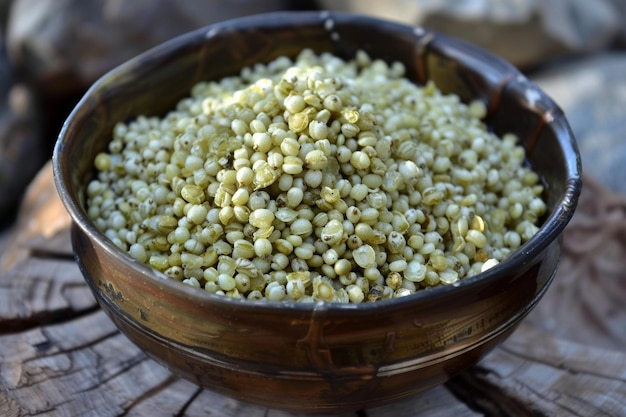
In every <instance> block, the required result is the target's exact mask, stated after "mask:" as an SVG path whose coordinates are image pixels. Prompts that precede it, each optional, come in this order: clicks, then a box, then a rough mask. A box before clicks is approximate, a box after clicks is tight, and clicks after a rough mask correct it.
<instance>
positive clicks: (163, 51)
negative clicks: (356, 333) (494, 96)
mask: <svg viewBox="0 0 626 417" xmlns="http://www.w3.org/2000/svg"><path fill="white" fill-rule="evenodd" d="M329 20H330V21H331V22H332V24H333V25H332V26H334V27H337V26H341V25H345V24H355V23H358V24H360V25H362V26H363V25H382V26H385V27H387V28H389V29H393V30H397V31H400V32H405V33H414V34H416V33H420V34H424V33H427V34H432V35H433V36H435V37H436V38H437V39H440V40H442V41H444V42H449V41H451V42H453V43H454V44H455V45H457V46H458V45H462V46H463V48H464V52H465V54H467V53H472V54H475V53H479V54H482V55H483V56H485V55H486V56H489V57H490V58H491V59H493V60H494V62H497V63H499V64H503V65H505V66H507V68H511V69H512V70H513V71H514V72H515V73H514V75H516V76H518V77H520V76H521V77H524V76H523V75H522V74H521V72H520V71H519V70H517V69H516V68H515V67H513V66H512V65H510V64H509V63H508V62H507V61H505V60H504V59H503V58H500V57H498V56H496V55H494V54H492V53H490V52H487V51H486V50H485V49H483V48H480V47H478V46H476V45H473V44H470V43H467V42H465V41H464V40H462V39H459V38H455V37H450V36H447V35H444V34H441V33H438V32H435V31H432V30H429V29H425V28H422V27H420V26H418V25H409V24H404V23H399V22H394V21H390V20H387V19H385V18H379V17H373V16H369V15H364V14H359V13H351V12H330V11H325V10H323V11H278V12H269V13H261V14H255V15H250V16H245V17H238V18H234V19H228V20H224V21H221V22H216V23H213V24H210V25H207V26H205V27H202V28H199V29H195V30H192V31H189V32H187V33H184V34H181V35H178V36H176V37H174V38H172V39H170V40H167V41H165V42H163V43H161V44H158V45H156V46H154V47H152V48H150V49H148V50H146V51H145V52H143V53H141V54H139V55H137V56H135V57H134V58H131V59H129V60H127V61H125V62H124V63H122V64H120V65H118V66H116V67H114V68H112V69H111V70H109V71H108V72H107V73H105V74H104V75H102V76H101V77H99V78H98V79H97V80H96V81H95V82H94V83H93V84H92V85H91V86H90V87H89V88H88V89H87V90H86V92H85V93H84V94H83V96H82V97H81V98H80V100H79V101H78V102H77V104H76V105H75V106H74V108H73V109H72V111H71V112H70V114H69V116H68V117H67V118H66V120H65V121H64V123H63V125H62V127H61V130H60V132H59V134H58V137H57V140H56V143H55V145H54V148H53V153H52V167H53V176H54V183H55V186H56V189H57V193H58V194H59V196H60V198H61V201H62V203H63V205H64V206H65V208H66V210H67V211H68V213H69V214H70V217H71V220H72V225H73V227H77V228H78V229H79V230H80V231H81V232H82V233H84V234H86V235H87V236H88V238H89V239H90V240H92V241H94V242H97V243H98V244H99V245H100V246H101V248H102V249H103V250H105V251H106V252H107V253H108V254H109V255H110V256H112V257H114V258H119V257H120V256H121V259H123V261H124V262H126V263H128V264H130V265H132V267H133V269H135V270H136V271H137V273H138V274H137V276H136V277H133V279H146V280H151V281H158V285H163V286H164V287H166V288H167V291H173V292H175V293H176V294H178V295H179V296H184V297H189V298H190V299H196V300H202V301H205V302H207V303H213V304H216V305H223V306H225V307H228V306H237V305H241V304H247V305H250V306H254V308H259V309H276V308H281V309H284V308H289V309H295V310H298V311H306V312H310V311H313V310H320V309H323V310H325V311H326V310H327V311H362V312H365V313H368V314H370V313H372V312H380V311H384V310H387V309H389V308H392V307H393V308H395V307H398V308H402V307H403V306H406V305H407V304H413V303H419V302H420V301H421V300H423V299H425V298H427V299H429V300H433V299H437V298H440V297H446V296H449V294H450V293H451V292H457V291H459V290H461V289H471V288H476V287H480V286H484V285H489V284H490V283H491V282H494V281H497V280H498V279H499V278H500V277H501V276H502V275H503V274H504V275H515V273H516V271H519V270H520V269H522V268H524V267H525V266H526V265H527V264H528V262H529V259H534V258H535V257H536V256H538V255H539V254H540V253H541V252H542V251H543V250H544V249H546V248H547V247H548V246H549V245H550V244H551V243H553V241H555V240H556V239H558V238H559V235H560V234H561V232H562V231H563V229H564V228H565V226H566V225H567V223H568V222H569V220H570V219H571V217H572V216H573V214H574V211H575V209H576V205H577V202H578V197H579V194H580V191H581V188H582V166H581V158H580V154H579V151H578V146H577V144H576V141H575V138H574V135H573V132H572V131H571V128H570V126H569V124H568V122H567V120H566V118H565V115H564V114H563V112H562V111H561V110H560V108H559V107H558V105H557V104H556V103H554V102H553V101H552V99H551V98H550V97H548V96H547V95H546V97H544V98H545V99H546V101H547V105H548V106H549V109H550V113H551V115H552V120H550V121H549V122H556V121H558V122H559V124H560V129H559V132H560V134H558V135H555V136H556V137H557V141H558V143H559V145H560V149H562V150H564V151H566V152H565V153H566V155H567V156H570V155H574V156H575V158H574V159H573V160H571V158H569V157H567V158H564V162H565V167H564V169H565V170H566V171H567V183H566V186H565V189H564V190H562V192H561V197H560V198H559V199H558V201H557V202H556V205H555V208H554V210H553V211H552V212H551V213H550V214H549V215H548V216H547V217H546V219H545V220H544V222H543V223H542V225H541V226H540V228H539V231H538V232H537V233H536V234H535V235H534V236H533V237H532V238H531V239H530V240H529V241H528V242H526V243H525V244H523V245H522V246H521V247H520V248H518V249H517V250H516V251H515V252H513V253H512V254H511V255H510V256H509V257H508V258H507V259H506V260H505V261H503V262H501V263H500V264H498V265H496V266H494V267H492V268H490V269H489V270H487V271H485V272H481V273H479V274H476V275H474V276H471V277H467V278H463V279H461V280H459V281H457V282H456V283H454V284H451V285H438V286H436V287H433V288H428V289H420V290H419V291H416V292H415V293H413V294H410V295H407V296H404V297H400V298H392V299H385V300H378V301H375V302H363V303H356V304H355V303H337V302H323V301H317V302H311V303H309V302H297V301H291V300H283V301H270V300H267V299H263V300H258V301H256V300H255V301H252V300H247V299H235V298H231V297H226V296H222V295H217V294H212V293H209V292H206V291H202V290H199V289H198V288H194V287H191V286H187V285H181V283H180V282H178V281H174V280H171V279H168V278H167V277H166V276H165V275H164V274H163V273H160V272H158V271H156V270H154V269H152V268H151V267H150V266H148V265H146V264H143V263H141V262H139V261H137V260H135V259H134V258H132V257H131V256H130V255H129V254H128V253H127V252H125V251H123V250H121V249H119V248H118V247H117V246H115V245H114V244H113V242H112V241H111V240H110V239H108V238H107V237H106V235H105V234H104V233H103V232H101V231H100V230H99V229H98V228H97V227H96V226H95V224H94V223H93V222H92V221H91V220H90V219H89V217H88V216H87V214H86V212H85V210H84V209H83V208H82V205H81V204H80V203H79V202H78V201H76V200H75V199H74V198H73V197H72V194H71V193H70V191H69V190H68V185H66V180H68V179H67V178H64V176H63V171H64V170H63V166H64V165H65V164H67V157H66V155H65V154H66V152H64V145H65V141H66V138H67V137H68V135H70V131H71V130H72V128H73V127H74V125H75V124H79V125H80V123H81V121H80V117H79V116H80V114H79V113H80V112H79V110H80V109H81V108H82V107H84V106H85V105H86V104H87V103H88V101H89V97H90V96H91V95H93V94H94V93H95V92H97V91H99V90H101V89H103V86H106V84H107V82H108V81H110V80H112V79H115V78H118V77H120V76H121V75H123V74H126V73H128V72H129V71H130V70H132V69H133V68H135V67H136V66H138V65H140V63H141V61H142V60H143V59H146V58H147V57H150V59H151V60H155V59H156V60H160V59H167V57H168V56H170V55H172V54H173V53H174V52H175V51H177V50H179V49H180V48H185V47H189V46H190V45H196V44H201V43H202V42H209V41H210V38H211V34H215V33H217V32H219V31H232V30H233V27H234V26H236V27H241V26H244V25H245V27H246V29H247V30H249V29H252V28H254V29H261V30H262V29H270V28H272V27H276V25H279V24H280V22H281V21H289V22H290V23H293V22H299V23H300V24H308V25H314V24H318V25H320V26H324V25H325V24H328V23H327V22H328V21H329ZM329 34H330V32H329ZM155 57H156V58H155ZM512 78H513V77H512ZM524 79H525V77H524ZM525 82H527V83H528V82H529V81H527V80H526V81H525ZM535 88H536V89H537V90H538V91H540V92H542V93H543V91H542V90H541V89H539V88H538V87H535ZM544 94H545V93H544ZM555 129H556V127H555ZM74 252H76V251H74ZM90 279H92V277H90Z"/></svg>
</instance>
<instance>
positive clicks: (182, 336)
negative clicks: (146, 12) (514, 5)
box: [53, 12, 581, 413]
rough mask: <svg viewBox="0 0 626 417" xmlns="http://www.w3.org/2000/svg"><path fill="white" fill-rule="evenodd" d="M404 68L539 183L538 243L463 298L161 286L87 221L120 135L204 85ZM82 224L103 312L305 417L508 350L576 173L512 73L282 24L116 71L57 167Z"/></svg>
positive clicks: (369, 26)
mask: <svg viewBox="0 0 626 417" xmlns="http://www.w3.org/2000/svg"><path fill="white" fill-rule="evenodd" d="M305 47H306V48H312V49H313V50H315V51H316V52H321V51H329V52H332V53H334V54H335V55H339V56H342V57H346V58H350V57H352V56H353V54H354V53H355V51H356V50H357V49H364V50H366V51H367V52H368V53H369V54H370V56H372V57H374V58H382V59H384V60H386V61H390V62H391V61H401V62H403V63H404V64H405V66H406V69H407V76H408V77H410V78H411V79H413V80H414V81H415V82H416V83H418V84H423V83H425V82H426V81H427V80H433V81H434V82H435V83H436V84H437V85H438V86H439V88H440V89H441V90H443V91H444V92H446V93H456V94H458V95H459V96H460V97H461V99H462V100H464V101H469V100H472V99H480V100H483V101H484V102H485V103H486V105H487V108H488V116H487V119H486V121H487V123H488V124H489V126H490V127H491V129H493V131H494V132H496V133H498V134H502V133H505V132H513V133H516V134H517V135H518V136H519V138H520V140H521V144H522V145H523V146H524V148H525V149H526V151H527V156H528V160H529V163H530V164H531V165H532V167H533V168H534V169H535V170H536V171H537V172H538V173H539V174H540V175H541V178H542V180H543V181H544V183H545V200H546V201H547V205H548V211H547V214H546V216H545V218H543V219H542V224H541V227H540V229H539V232H538V233H537V234H536V235H535V236H534V237H533V238H532V239H531V240H530V241H528V242H527V243H526V244H524V245H523V246H522V247H521V248H520V249H519V250H518V251H516V252H515V253H514V254H512V255H511V256H510V257H509V258H508V259H507V260H506V261H504V262H502V263H500V264H499V265H497V266H496V267H494V268H492V269H489V270H488V271H486V272H484V273H481V274H479V275H476V276H473V277H471V278H467V279H464V280H462V281H460V282H459V283H458V285H455V286H441V287H436V288H433V289H432V290H428V291H420V292H417V293H415V294H413V295H410V296H407V297H404V298H399V299H392V300H384V301H377V302H374V303H362V304H358V305H355V304H336V303H332V304H331V303H312V304H296V303H292V302H260V303H259V302H251V301H242V300H235V299H229V298H225V297H221V296H217V295H212V294H209V293H206V292H204V291H199V290H197V289H194V288H191V287H189V286H186V285H181V284H180V283H178V282H175V281H172V280H166V279H163V278H162V277H161V275H159V274H157V273H155V272H154V271H153V270H151V269H150V268H149V267H147V266H145V265H143V264H140V263H138V262H137V261H135V260H133V259H132V258H131V257H130V256H129V255H128V254H126V253H125V252H123V251H121V250H119V249H118V248H117V247H116V246H115V245H113V244H112V243H111V241H109V240H108V239H107V238H106V237H105V235H104V234H103V233H102V232H101V231H99V230H98V229H97V228H96V227H95V225H94V223H93V222H92V221H91V220H90V219H89V217H88V216H87V215H86V210H85V187H86V184H87V183H88V181H89V180H90V178H92V176H93V174H94V172H93V161H94V157H95V155H96V154H97V153H98V152H100V151H103V150H104V149H105V148H106V146H107V143H108V141H109V140H110V137H111V132H112V129H113V126H114V125H115V123H117V122H118V121H125V120H129V119H132V118H133V117H135V116H137V115H138V114H150V115H163V114H165V112H166V111H167V110H169V109H171V108H173V107H174V105H175V103H176V102H177V101H178V100H180V99H181V98H182V97H183V96H185V95H186V94H187V93H188V92H189V90H190V89H191V86H192V85H194V84H195V83H197V82H199V81H201V80H209V79H219V78H221V77H223V76H227V75H235V74H238V72H239V70H240V69H241V68H242V67H243V66H249V65H253V64H255V63H258V62H268V61H270V60H272V59H273V58H276V57H278V56H281V55H289V56H295V55H296V54H297V53H298V52H299V51H300V50H301V49H303V48H305ZM53 166H54V173H55V180H56V185H57V188H58V191H59V194H60V197H61V199H62V200H63V203H64V204H65V206H66V208H67V210H68V212H69V213H70V215H71V217H72V220H73V228H72V241H73V245H74V251H75V256H76V260H77V262H78V264H79V266H80V269H81V271H82V273H83V274H84V277H85V280H86V281H87V283H88V284H89V286H90V287H91V289H92V291H93V293H94V295H95V297H96V299H97V300H98V302H99V304H100V305H101V307H102V308H103V309H104V310H105V311H106V313H107V314H108V315H109V316H110V317H111V319H112V320H113V321H114V322H115V324H116V325H117V326H118V327H119V329H120V330H121V331H122V332H123V333H124V334H125V335H126V336H128V338H130V340H132V341H133V342H134V343H135V344H136V345H137V346H139V347H140V348H141V349H143V351H145V352H146V354H148V355H149V356H150V357H152V358H154V359H155V360H156V361H157V362H159V363H160V364H162V365H163V366H165V367H167V368H168V369H170V370H171V371H172V372H173V373H175V374H177V375H179V376H182V377H184V378H187V379H189V380H191V381H194V382H195V383H197V384H199V385H201V386H203V387H206V388H208V389H210V390H213V391H216V392H219V393H222V394H224V395H227V396H231V397H234V398H237V399H239V400H243V401H248V402H252V403H257V404H261V405H264V406H267V407H271V408H278V409H283V410H291V411H305V412H309V413H317V412H319V413H324V412H338V411H347V410H357V409H364V408H368V407H373V406H379V405H382V404H386V403H390V402H393V401H396V400H398V399H401V398H403V397H406V396H409V395H412V394H415V393H417V392H419V391H422V390H425V389H427V388H429V387H433V386H435V385H437V384H441V383H443V382H445V381H447V380H448V379H449V378H451V377H452V376H454V375H455V374H457V373H459V372H460V371H462V370H464V369H466V368H468V367H470V366H472V365H474V364H475V363H476V362H477V361H478V360H480V359H481V358H482V357H483V356H484V355H485V354H486V353H487V352H489V351H490V350H492V349H493V348H494V347H495V346H497V345H498V344H499V343H500V342H502V341H503V340H504V339H505V338H506V337H507V336H508V335H509V334H510V333H511V332H512V331H513V330H514V329H515V328H516V326H517V325H518V323H519V322H520V320H522V319H523V318H524V316H526V314H527V313H528V312H529V311H530V310H531V309H532V308H533V307H534V306H535V305H536V304H537V303H538V302H539V300H540V299H541V297H542V295H543V294H544V292H545V291H546V289H547V287H548V285H549V284H550V282H551V280H552V278H553V277H554V274H555V270H556V268H557V265H558V262H559V256H560V253H561V246H560V236H561V232H562V231H563V229H564V227H565V226H566V224H567V223H568V221H569V219H570V218H571V217H572V215H573V213H574V210H575V207H576V203H577V199H578V195H579V192H580V188H581V163H580V157H579V153H578V150H577V146H576V143H575V140H574V137H573V135H572V132H571V130H570V128H569V125H568V123H567V121H566V119H565V117H564V115H563V113H562V111H561V110H560V109H559V108H558V106H557V105H556V104H555V103H554V102H553V101H552V100H551V99H550V98H549V97H547V96H546V95H545V94H544V93H543V92H542V91H541V90H540V89H539V88H537V86H536V85H535V84H533V83H532V82H530V81H529V80H528V79H527V78H526V77H525V76H523V75H522V74H521V73H520V72H518V71H517V70H516V69H515V68H514V67H513V66H511V65H510V64H508V63H507V62H505V61H503V60H501V59H499V58H498V57H496V56H493V55H491V54H490V53H488V52H486V51H484V50H481V49H479V48H477V47H475V46H472V45H470V44H467V43H465V42H464V41H462V40H459V39H453V38H449V37H446V36H443V35H441V34H437V33H433V32H431V31H429V30H426V29H424V28H420V27H411V26H404V25H401V24H396V23H392V22H389V21H384V20H378V19H375V18H371V17H366V16H360V15H353V14H343V13H329V12H281V13H274V14H268V15H261V16H251V17H246V18H241V19H237V20H231V21H226V22H222V23H218V24H214V25H212V26H208V27H206V28H204V29H201V30H196V31H194V32H191V33H188V34H185V35H183V36H181V37H178V38H175V39H173V40H171V41H169V42H167V43H165V44H163V45H160V46H158V47H156V48H154V49H152V50H150V51H148V52H146V53H144V54H143V55H140V56H138V57H137V58H135V59H132V60H131V61H129V62H127V63H125V64H123V65H121V66H119V67H117V68H115V69H114V70H112V71H111V72H109V73H108V74H106V75H105V76H103V77H102V78H101V79H100V80H99V81H97V82H96V83H95V84H94V85H93V86H92V87H91V89H90V90H89V91H88V92H87V93H86V94H85V95H84V97H83V98H82V99H81V100H80V102H79V103H78V104H77V106H76V108H75V109H74V110H73V112H72V113H71V115H70V116H69V118H68V119H67V121H66V123H65V124H64V126H63V128H62V131H61V133H60V136H59V138H58V142H57V143H56V146H55V149H54V156H53Z"/></svg>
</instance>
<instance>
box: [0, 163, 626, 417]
mask: <svg viewBox="0 0 626 417" xmlns="http://www.w3.org/2000/svg"><path fill="white" fill-rule="evenodd" d="M588 190H589V192H591V193H595V194H594V195H597V193H598V192H600V191H599V190H595V189H593V188H591V187H590V188H589V189H588ZM594 195H592V196H591V198H593V197H594ZM587 197H589V196H587ZM581 207H583V208H584V207H588V210H590V211H591V210H594V208H593V207H595V206H593V205H588V204H583V205H582V206H581ZM68 228H69V218H68V217H67V215H66V214H65V211H64V209H63V207H62V206H61V203H60V201H59V200H58V198H57V196H56V193H55V192H54V187H53V183H52V176H51V171H50V167H49V166H47V167H46V168H45V169H44V170H43V171H42V172H41V174H40V175H39V176H38V177H37V179H36V180H35V182H34V183H33V184H32V186H31V187H30V189H29V192H28V193H27V196H26V198H25V200H24V204H23V209H22V211H21V214H20V216H19V218H18V220H17V222H16V228H15V229H14V230H13V231H12V233H11V234H10V236H9V237H8V239H7V242H8V243H7V246H5V248H4V249H5V250H4V251H3V252H2V255H0V300H1V301H0V415H3V416H29V415H50V416H98V417H101V416H105V417H107V416H120V415H125V416H155V417H158V416H201V415H219V416H240V415H245V416H252V417H262V416H270V417H288V416H292V417H293V416H295V414H290V413H285V412H282V411H278V410H268V409H266V408H263V407H259V406H256V405H251V404H246V403H243V402H240V401H237V400H234V399H231V398H227V397H224V396H221V395H219V394H216V393H213V392H210V391H207V390H204V389H202V388H200V387H198V386H196V385H195V384H193V383H191V382H188V381H185V380H182V379H179V378H177V377H175V376H173V375H172V374H171V373H170V372H169V371H168V370H166V369H165V368H163V367H161V366H160V365H158V364H157V363H155V362H154V361H152V360H151V359H149V358H148V357H147V356H146V355H145V354H144V353H143V352H141V351H140V350H139V349H138V348H137V347H136V346H135V345H133V344H132V343H131V342H130V341H129V340H128V339H127V338H126V337H125V336H123V335H122V334H120V333H119V332H118V331H117V329H116V328H115V326H114V325H113V323H112V322H111V320H110V319H109V318H108V317H107V316H106V315H105V313H104V312H103V311H102V310H100V309H99V308H98V307H97V305H96V303H95V301H94V299H93V297H92V295H91V293H90V292H89V290H88V288H87V286H86V284H85V283H84V281H83V280H82V277H81V275H80V272H79V270H78V267H77V266H76V264H75V262H74V261H73V258H72V255H71V246H70V243H69V233H68V232H69V229H68ZM567 239H568V238H567V236H566V240H567ZM566 248H568V245H566ZM625 250H626V249H625ZM572 254H573V252H571V248H569V249H566V257H565V259H564V261H563V266H564V268H561V270H560V271H559V274H557V275H558V276H557V277H556V279H555V284H556V283H560V282H562V283H563V284H564V285H565V283H567V286H566V289H567V288H572V287H571V285H583V284H581V282H583V281H584V280H585V278H586V277H585V275H584V274H581V273H578V274H573V269H576V268H577V266H580V264H579V263H573V260H572V259H570V257H571V256H572ZM577 262H581V260H580V259H579V260H577ZM563 273H566V274H567V276H566V277H563V276H562V274H563ZM572 277H574V278H572ZM614 278H615V277H614ZM572 279H574V282H573V284H572V281H571V280H572ZM556 288H559V286H558V285H557V286H556ZM611 288H613V287H611ZM563 290H564V288H560V291H561V292H562V291H563ZM613 292H614V289H613ZM576 294H577V293H576V292H573V293H571V294H569V295H568V298H567V302H568V303H570V304H569V309H567V310H566V309H565V308H564V307H563V306H562V305H560V304H558V303H559V302H561V301H560V300H559V296H560V295H562V294H561V293H559V292H556V293H549V294H547V295H546V297H545V298H544V300H542V302H541V303H540V307H542V308H538V309H537V311H536V312H534V313H532V314H531V316H530V317H529V318H528V319H527V320H526V321H525V322H524V323H523V324H522V326H521V327H520V328H519V329H518V330H517V331H516V332H515V333H514V334H513V336H512V337H511V338H510V339H508V340H507V341H506V342H505V343H504V344H503V345H502V346H501V347H499V348H497V349H496V350H495V351H494V352H492V353H491V354H489V355H488V356H487V357H486V358H485V359H484V360H483V361H481V362H480V363H479V364H478V365H477V366H475V367H474V368H472V369H470V370H468V371H466V372H464V373H462V374H461V375H459V376H457V377H456V378H453V379H452V380H451V381H450V382H448V383H447V384H445V385H442V386H439V387H436V388H433V389H431V390H429V391H426V392H424V393H421V394H419V395H417V396H414V397H412V398H408V399H403V400H400V401H398V402H397V403H394V404H391V405H387V406H383V407H378V408H374V409H370V410H365V411H362V412H359V413H356V414H355V413H344V414H342V415H341V416H342V417H343V416H345V417H347V416H355V415H356V416H367V417H379V416H380V417H382V416H388V415H393V416H399V417H402V416H449V415H454V416H458V417H475V416H478V415H489V416H544V415H546V416H547V415H558V416H561V415H562V416H590V415H595V416H625V415H626V412H624V411H623V410H624V409H626V352H625V349H624V344H620V343H621V342H620V341H619V340H617V339H616V338H615V332H608V331H607V329H610V328H613V327H615V326H617V325H616V324H614V322H613V321H612V320H613V319H612V318H611V317H613V316H615V314H617V316H615V317H622V316H620V314H624V313H623V312H624V309H623V306H622V309H621V310H620V309H618V310H617V311H616V312H613V316H611V317H607V318H606V320H604V321H603V323H613V324H611V326H612V327H611V326H608V327H607V325H605V326H593V323H592V322H590V321H588V322H586V324H585V326H586V330H585V332H584V335H585V337H588V338H592V339H596V340H598V339H601V338H604V339H602V340H605V342H602V343H597V342H594V340H577V341H576V342H573V341H568V340H566V339H565V338H566V337H567V338H568V339H570V340H574V339H576V337H574V336H572V333H575V331H576V323H574V322H573V321H580V320H581V318H582V317H584V311H585V308H584V306H581V304H580V303H578V301H579V300H580V298H577V297H579V295H576ZM594 294H596V295H594V296H593V297H595V298H591V299H592V300H594V301H597V300H599V301H600V302H602V300H603V299H604V298H607V297H610V296H611V294H610V291H596V292H595V293H594ZM585 296H586V297H589V296H590V295H589V294H586V295H585ZM591 299H588V300H591ZM544 304H548V305H546V306H544ZM554 306H559V307H558V308H557V307H554ZM611 306H612V308H613V309H615V308H618V307H619V306H618V305H617V304H614V303H613V304H611ZM572 311H575V312H576V313H575V314H571V312H572ZM603 311H605V310H598V312H599V313H598V314H601V313H602V312H603ZM598 317H600V316H597V315H596V316H594V320H597V319H598ZM548 319H550V320H553V321H554V322H556V323H560V324H562V325H563V327H562V328H561V327H559V329H565V330H562V331H559V332H558V333H559V334H558V337H555V335H553V334H551V333H549V331H551V327H550V326H548V325H547V323H548V321H549V320H548ZM580 338H581V337H580V336H579V339H580ZM606 341H611V342H610V343H608V342H606ZM599 345H602V346H604V347H598V346H599ZM299 416H302V417H303V416H306V414H299Z"/></svg>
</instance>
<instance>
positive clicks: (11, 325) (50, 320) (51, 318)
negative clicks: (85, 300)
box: [0, 305, 100, 336]
mask: <svg viewBox="0 0 626 417" xmlns="http://www.w3.org/2000/svg"><path fill="white" fill-rule="evenodd" d="M99 309H100V307H99V306H97V305H96V306H92V307H88V308H85V309H83V310H74V309H72V308H70V307H68V308H64V309H59V310H55V311H41V312H38V313H34V314H33V315H32V316H29V317H15V318H10V319H3V320H0V336H6V335H10V334H16V333H23V332H27V331H29V330H33V329H39V328H41V327H45V326H51V325H56V324H63V323H66V322H71V321H74V320H76V319H79V318H81V317H84V316H87V315H89V314H92V313H94V312H96V311H98V310H99Z"/></svg>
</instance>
